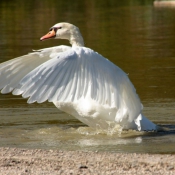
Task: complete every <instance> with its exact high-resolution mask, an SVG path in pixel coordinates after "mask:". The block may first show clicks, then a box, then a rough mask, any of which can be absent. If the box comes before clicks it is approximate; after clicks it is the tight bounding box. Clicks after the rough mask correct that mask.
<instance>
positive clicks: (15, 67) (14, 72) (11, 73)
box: [0, 46, 70, 94]
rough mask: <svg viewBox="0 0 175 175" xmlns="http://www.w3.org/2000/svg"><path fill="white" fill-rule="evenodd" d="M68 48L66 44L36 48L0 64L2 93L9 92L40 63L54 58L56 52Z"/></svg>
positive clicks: (0, 87)
mask: <svg viewBox="0 0 175 175" xmlns="http://www.w3.org/2000/svg"><path fill="white" fill-rule="evenodd" d="M68 49H70V47H68V46H57V47H51V48H45V49H41V50H37V51H35V52H33V53H29V54H28V55H24V56H21V57H18V58H15V59H12V60H9V61H6V62H4V63H1V64H0V89H2V90H1V92H2V93H3V94H6V93H9V92H11V91H12V90H13V89H14V88H15V87H17V85H18V83H19V81H20V80H21V79H22V78H23V77H24V76H25V75H27V74H28V73H29V72H30V71H32V70H33V69H35V68H36V67H38V66H39V65H40V64H42V63H44V62H46V61H48V60H49V59H51V58H54V57H55V56H56V54H58V53H60V52H63V51H65V50H68Z"/></svg>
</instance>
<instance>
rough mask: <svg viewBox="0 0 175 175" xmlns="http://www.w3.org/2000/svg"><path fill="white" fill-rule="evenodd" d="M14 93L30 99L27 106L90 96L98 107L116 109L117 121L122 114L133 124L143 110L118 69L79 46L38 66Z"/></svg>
mask: <svg viewBox="0 0 175 175" xmlns="http://www.w3.org/2000/svg"><path fill="white" fill-rule="evenodd" d="M13 93H14V94H17V95H18V94H23V97H29V99H28V103H33V102H35V101H37V102H38V103H41V102H44V101H46V100H48V101H50V102H55V101H58V102H76V101H77V100H78V99H79V98H82V97H87V96H89V97H91V98H92V99H94V100H95V101H96V102H97V103H98V104H99V105H108V106H110V107H115V108H116V109H117V110H118V115H117V116H116V120H119V121H120V120H122V116H124V115H125V116H127V117H128V120H130V121H133V119H135V118H136V117H137V116H138V115H139V113H140V111H141V108H142V107H141V104H140V100H139V98H138V96H137V94H136V92H135V89H134V87H133V85H132V83H131V82H130V80H129V79H128V76H127V75H126V74H125V73H124V72H123V71H122V70H121V69H120V68H119V67H117V66H115V65H114V64H113V63H111V62H110V61H109V60H107V59H105V58H104V57H102V56H101V55H99V54H98V53H96V52H94V51H92V50H90V49H87V48H79V47H77V48H72V49H69V51H66V52H64V53H60V54H59V56H58V57H55V58H53V59H51V60H48V61H47V62H45V63H43V64H42V65H40V66H38V67H37V68H36V69H34V70H33V71H31V72H30V73H29V74H27V75H26V76H25V77H24V78H23V79H22V80H21V81H20V85H19V86H18V87H17V88H16V89H15V90H14V91H13ZM127 113H128V114H127ZM119 114H120V115H119Z"/></svg>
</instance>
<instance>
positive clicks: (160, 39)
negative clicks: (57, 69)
mask: <svg viewBox="0 0 175 175" xmlns="http://www.w3.org/2000/svg"><path fill="white" fill-rule="evenodd" d="M174 18H175V11H174V9H173V8H169V7H165V8H157V7H155V6H153V1H142V0H137V1H135V0H127V1H116V0H111V1H105V0H101V1H79V0H77V1H75V2H74V3H72V1H70V0H68V1H63V0H60V1H57V0H50V1H39V0H35V1H34V0H33V1H32V0H31V1H25V2H24V1H22V0H14V1H5V0H1V2H0V21H1V22H0V33H1V37H0V50H1V51H0V62H3V61H6V60H9V59H11V58H14V57H17V56H20V55H24V54H26V53H28V52H31V50H32V49H41V48H45V47H51V46H55V45H61V44H65V45H68V42H67V41H62V40H48V41H46V42H40V41H39V38H40V37H41V36H42V35H43V34H45V33H46V32H47V30H48V29H49V28H50V27H51V26H52V25H53V24H55V23H57V22H62V21H66V22H70V23H73V24H75V25H77V26H78V27H79V28H80V30H81V32H82V35H83V37H84V40H85V45H86V46H87V47H90V48H92V49H94V50H95V51H97V52H99V53H100V54H102V55H104V56H105V57H107V58H109V59H110V60H111V61H112V62H114V63H115V64H117V65H118V66H119V67H121V68H122V69H123V70H124V71H125V72H126V73H128V75H129V77H130V79H131V80H132V82H133V84H134V85H135V87H136V89H137V92H138V94H139V96H140V98H141V100H142V103H143V105H144V114H145V116H147V117H148V118H149V119H150V120H152V121H154V122H155V123H157V124H159V125H161V126H163V127H164V128H166V130H167V132H160V133H140V132H136V131H122V132H121V130H120V129H119V130H117V129H116V130H113V131H110V130H109V131H108V132H107V133H104V132H103V131H100V130H92V129H91V128H88V127H86V126H84V125H83V124H82V123H80V122H79V121H77V120H76V119H74V118H73V117H71V116H69V115H67V114H65V113H62V112H60V111H58V110H57V109H56V108H55V107H54V106H53V104H50V103H43V104H32V105H28V104H26V100H25V99H22V98H21V97H16V96H12V95H11V94H8V95H0V146H18V147H30V148H48V149H50V148H53V149H65V150H77V149H78V150H93V151H95V150H100V151H115V152H152V153H175V147H174V145H175V110H174V107H175V88H174V87H175V81H174V77H175V66H174V61H175V47H174V45H175V30H174V28H175V23H174Z"/></svg>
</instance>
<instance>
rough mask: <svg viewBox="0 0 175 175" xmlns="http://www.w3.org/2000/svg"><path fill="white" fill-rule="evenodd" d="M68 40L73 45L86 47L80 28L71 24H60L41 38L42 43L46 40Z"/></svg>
mask: <svg viewBox="0 0 175 175" xmlns="http://www.w3.org/2000/svg"><path fill="white" fill-rule="evenodd" d="M51 38H54V39H67V40H69V41H70V43H71V44H72V45H77V46H84V42H83V38H82V36H81V33H80V31H79V28H78V27H76V26H74V25H73V24H69V23H58V24H55V25H54V26H53V27H51V28H50V31H49V33H47V34H46V35H44V36H43V37H41V38H40V41H43V40H46V39H51Z"/></svg>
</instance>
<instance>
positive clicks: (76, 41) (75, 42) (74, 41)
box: [70, 28, 84, 47]
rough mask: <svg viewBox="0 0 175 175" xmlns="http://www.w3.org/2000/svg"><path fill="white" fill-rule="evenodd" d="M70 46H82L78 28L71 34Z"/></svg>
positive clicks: (82, 41)
mask: <svg viewBox="0 0 175 175" xmlns="http://www.w3.org/2000/svg"><path fill="white" fill-rule="evenodd" d="M70 44H71V45H72V46H82V47H83V46H84V40H83V37H82V35H81V33H80V31H79V29H78V28H76V30H74V31H73V32H72V33H71V36H70Z"/></svg>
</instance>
